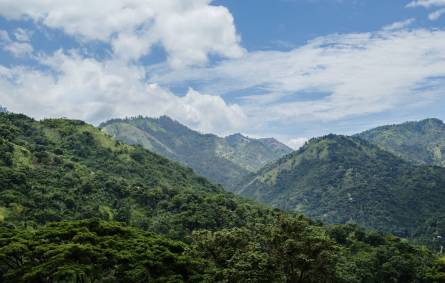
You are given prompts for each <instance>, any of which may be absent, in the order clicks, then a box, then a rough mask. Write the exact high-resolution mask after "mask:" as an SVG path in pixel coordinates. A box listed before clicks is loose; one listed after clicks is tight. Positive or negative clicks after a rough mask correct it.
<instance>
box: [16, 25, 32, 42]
mask: <svg viewBox="0 0 445 283" xmlns="http://www.w3.org/2000/svg"><path fill="white" fill-rule="evenodd" d="M31 36H32V32H31V31H30V30H27V29H23V28H17V29H16V30H15V31H14V37H15V39H16V40H17V41H22V42H28V41H30V40H31Z"/></svg>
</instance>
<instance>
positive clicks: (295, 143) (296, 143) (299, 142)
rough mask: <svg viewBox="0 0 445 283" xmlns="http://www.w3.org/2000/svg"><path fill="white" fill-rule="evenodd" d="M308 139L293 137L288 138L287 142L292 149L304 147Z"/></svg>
mask: <svg viewBox="0 0 445 283" xmlns="http://www.w3.org/2000/svg"><path fill="white" fill-rule="evenodd" d="M307 141H308V138H293V139H290V140H288V141H287V142H286V144H287V145H288V146H289V147H291V148H292V149H294V150H297V149H299V148H300V147H302V146H303V145H304V144H305V143H306V142H307Z"/></svg>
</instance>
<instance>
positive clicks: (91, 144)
mask: <svg viewBox="0 0 445 283" xmlns="http://www.w3.org/2000/svg"><path fill="white" fill-rule="evenodd" d="M0 137H1V138H0V222H6V223H11V224H17V223H19V224H21V225H26V226H36V225H40V224H44V223H46V222H48V221H60V220H77V219H86V218H90V217H100V218H102V219H105V220H116V221H122V222H125V223H129V224H131V225H133V226H137V227H142V228H149V229H150V230H152V231H155V232H158V233H162V234H166V235H168V236H170V237H172V238H183V237H184V236H185V235H188V234H190V231H192V230H194V229H199V228H202V229H218V228H228V227H234V226H243V225H244V224H245V223H246V221H247V219H255V218H256V216H255V215H256V214H257V213H259V214H264V211H262V210H261V208H260V207H259V206H255V205H252V204H250V203H249V202H246V201H240V200H239V199H238V198H237V197H235V196H234V195H232V194H230V193H227V192H225V191H224V190H223V188H222V187H220V186H216V185H214V184H212V183H210V182H209V181H207V180H206V179H204V178H202V177H199V176H197V175H195V174H194V173H193V172H192V170H191V169H187V168H184V167H182V166H180V165H179V164H177V163H175V162H172V161H169V160H167V159H165V158H163V157H161V156H159V155H157V154H153V153H151V152H149V151H147V150H145V149H143V148H141V147H140V146H129V145H125V144H121V143H120V142H117V141H115V140H113V139H111V138H110V137H108V136H107V135H105V134H104V133H103V132H101V131H100V130H99V129H97V128H94V127H93V126H91V125H88V124H85V123H84V122H81V121H72V120H44V121H42V122H36V121H34V120H32V119H30V118H27V117H25V116H23V115H15V114H4V113H3V114H0Z"/></svg>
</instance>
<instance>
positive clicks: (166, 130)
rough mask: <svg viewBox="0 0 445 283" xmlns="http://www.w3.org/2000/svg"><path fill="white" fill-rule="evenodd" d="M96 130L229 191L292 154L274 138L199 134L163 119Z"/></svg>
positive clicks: (119, 121) (137, 120) (123, 122)
mask: <svg viewBox="0 0 445 283" xmlns="http://www.w3.org/2000/svg"><path fill="white" fill-rule="evenodd" d="M100 127H101V128H102V129H103V131H104V132H106V133H107V134H109V135H111V136H112V137H114V138H116V139H118V140H120V141H122V142H125V143H128V144H140V145H142V146H143V147H144V148H146V149H149V150H151V151H154V152H156V153H158V154H160V155H162V156H165V157H167V158H169V159H173V160H176V161H179V162H181V163H183V164H185V165H187V166H190V167H191V168H193V169H194V170H195V171H196V172H197V173H198V174H200V175H202V176H204V177H206V178H208V179H210V180H211V181H213V182H215V183H218V184H222V185H224V186H225V187H227V188H229V189H233V188H234V187H235V186H236V185H237V184H238V183H239V182H240V181H241V180H242V179H243V178H244V177H245V176H246V175H247V174H249V173H251V172H255V171H257V170H258V169H260V168H261V167H263V166H264V165H266V164H267V163H269V162H272V161H275V160H277V159H279V158H280V157H282V156H284V155H286V154H288V153H290V152H291V151H292V150H291V149H290V148H289V147H287V146H285V145H284V144H282V143H280V142H278V141H277V140H275V139H251V138H247V137H244V136H242V135H241V134H234V135H231V136H228V137H226V138H221V137H218V136H215V135H211V134H201V133H199V132H196V131H193V130H191V129H189V128H187V127H185V126H184V125H182V124H180V123H178V122H177V121H174V120H172V119H170V118H168V117H166V116H162V117H160V118H159V119H153V118H144V117H136V118H130V119H115V120H110V121H108V122H105V123H103V124H102V125H100Z"/></svg>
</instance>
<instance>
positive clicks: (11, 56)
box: [0, 0, 445, 147]
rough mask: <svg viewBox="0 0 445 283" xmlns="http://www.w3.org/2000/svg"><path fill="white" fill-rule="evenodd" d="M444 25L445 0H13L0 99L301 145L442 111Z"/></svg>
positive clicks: (2, 33)
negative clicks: (157, 119)
mask: <svg viewBox="0 0 445 283" xmlns="http://www.w3.org/2000/svg"><path fill="white" fill-rule="evenodd" d="M444 27H445V0H415V1H413V0H391V1H388V0H372V1H371V0H367V1H365V0H273V1H272V0H269V1H267V0H242V1H240V0H217V1H210V0H162V1H161V0H111V1H105V0H93V1H91V0H89V1H87V0H79V1H60V0H48V1H32V0H26V1H11V0H5V1H2V2H1V3H0V105H4V106H6V107H8V109H9V110H11V111H15V112H22V113H25V114H27V115H30V116H32V117H35V118H37V119H40V118H46V117H69V118H76V119H83V120H86V121H88V122H90V123H94V124H98V123H100V122H101V121H104V120H106V119H109V118H114V117H125V116H134V115H140V114H141V115H146V116H159V115H169V116H171V117H173V118H175V119H177V120H179V121H180V122H182V123H184V124H186V125H188V126H190V127H192V128H194V129H197V130H200V131H202V132H212V133H217V134H220V135H226V134H230V133H234V132H242V133H244V134H246V135H250V136H255V137H257V136H258V137H260V136H274V137H277V138H278V139H280V140H282V141H284V142H286V143H288V144H290V145H292V146H294V147H298V145H300V144H301V143H302V142H304V140H306V139H308V138H310V137H313V136H319V135H323V134H327V133H330V132H333V133H341V134H352V133H356V132H359V131H362V130H365V129H368V128H371V127H374V126H378V125H382V124H389V123H399V122H403V121H406V120H418V119H423V118H427V117H437V118H441V119H445V114H444V112H443V109H444V107H445V92H444V90H445V80H444V78H445V29H444Z"/></svg>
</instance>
